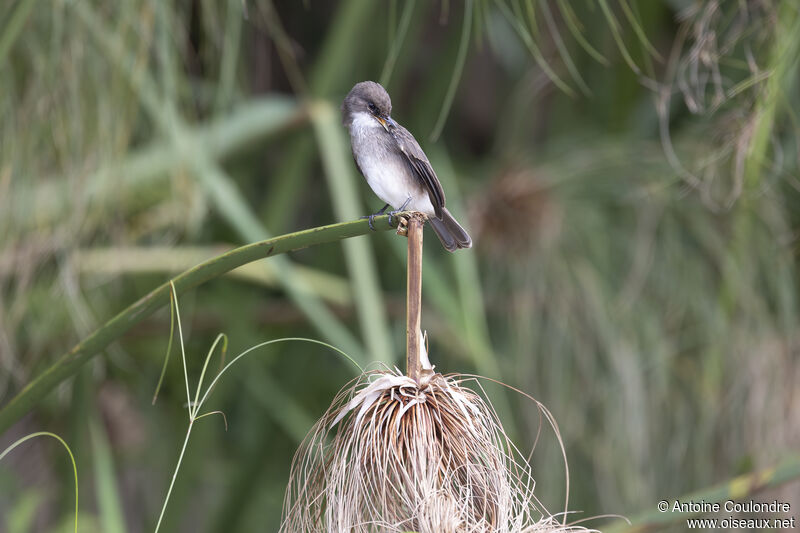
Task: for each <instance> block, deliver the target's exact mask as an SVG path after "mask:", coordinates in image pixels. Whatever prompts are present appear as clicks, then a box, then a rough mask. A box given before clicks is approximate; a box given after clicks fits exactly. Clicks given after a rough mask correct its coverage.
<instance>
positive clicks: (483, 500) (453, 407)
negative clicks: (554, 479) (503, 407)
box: [281, 371, 574, 533]
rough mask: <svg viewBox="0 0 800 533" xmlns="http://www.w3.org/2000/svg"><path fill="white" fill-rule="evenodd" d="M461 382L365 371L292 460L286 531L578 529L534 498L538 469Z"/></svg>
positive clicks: (434, 376)
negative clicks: (526, 458) (553, 514)
mask: <svg viewBox="0 0 800 533" xmlns="http://www.w3.org/2000/svg"><path fill="white" fill-rule="evenodd" d="M463 381H464V378H462V377H459V376H442V375H441V374H435V373H433V372H427V373H426V374H425V375H424V376H423V377H422V379H421V380H420V383H419V384H417V383H416V382H415V381H414V380H412V379H410V378H409V377H407V376H404V375H402V374H400V373H397V372H384V371H376V372H368V373H366V374H362V375H361V376H359V377H358V378H357V379H356V380H354V381H353V382H351V383H350V384H348V385H347V386H345V388H344V389H343V390H342V391H341V392H340V393H339V394H338V395H337V397H336V398H335V399H334V401H333V403H332V405H331V407H330V408H329V409H328V411H327V412H326V413H325V415H324V416H323V417H322V418H321V419H320V420H319V421H318V422H317V424H316V425H315V426H314V428H313V429H312V430H311V432H310V433H309V435H308V436H307V437H306V439H305V440H304V441H303V443H302V444H301V446H300V449H299V450H298V452H297V454H296V455H295V459H294V462H293V465H292V472H291V479H290V482H289V487H288V489H287V493H286V500H285V503H284V520H283V524H282V528H281V531H283V532H287V533H288V532H300V531H302V532H308V531H326V532H327V531H353V532H373V531H375V532H377V531H386V532H395V531H396V532H402V531H416V532H419V533H428V532H430V533H433V532H442V533H445V532H459V533H460V532H523V531H559V530H567V529H574V528H571V527H568V526H564V525H563V524H562V523H561V522H559V521H557V520H556V519H555V518H554V517H552V516H551V515H549V514H548V513H547V512H546V511H545V510H544V509H543V507H542V506H541V505H540V504H539V503H538V501H537V500H536V499H535V497H534V494H533V489H534V485H535V484H534V481H533V477H532V476H531V468H530V465H529V464H528V462H527V461H526V460H525V459H524V458H523V457H522V455H521V454H520V453H519V451H518V450H517V449H516V448H515V447H514V445H513V444H512V443H511V442H510V441H509V439H508V438H507V436H506V435H505V433H504V432H503V428H502V425H501V424H500V421H499V420H498V418H497V416H496V414H495V412H494V410H493V409H492V408H491V406H490V405H489V404H488V403H487V402H486V401H485V400H484V399H483V398H482V397H481V396H480V395H478V394H477V393H475V392H474V391H472V390H471V389H469V388H467V387H465V386H464V385H463Z"/></svg>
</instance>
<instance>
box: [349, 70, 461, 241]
mask: <svg viewBox="0 0 800 533" xmlns="http://www.w3.org/2000/svg"><path fill="white" fill-rule="evenodd" d="M391 113H392V100H391V99H390V98H389V93H387V92H386V89H384V88H383V87H381V85H380V84H378V83H375V82H374V81H362V82H361V83H357V84H356V85H355V87H353V88H352V89H351V90H350V92H349V93H348V94H347V96H346V97H345V99H344V102H343V103H342V122H343V123H344V125H345V126H347V128H348V129H349V130H350V145H351V147H352V149H353V159H355V161H356V167H357V168H358V171H359V172H361V174H362V175H363V176H364V177H365V178H366V179H367V183H368V184H369V186H370V187H371V188H372V190H373V192H374V193H375V194H377V195H378V198H380V199H381V200H383V201H384V202H386V205H384V206H383V208H382V209H381V210H380V211H378V212H377V213H375V215H382V214H383V213H384V211H386V208H388V207H389V206H390V205H391V206H392V207H393V208H394V209H396V210H397V211H402V210H404V209H409V210H412V211H420V212H422V213H425V214H426V215H428V220H430V221H431V227H433V231H435V232H436V235H437V236H438V237H439V240H440V241H442V245H443V246H444V247H445V249H447V250H448V251H450V252H453V251H455V250H457V249H459V248H469V247H471V246H472V239H470V237H469V235H468V234H467V232H466V231H465V230H464V228H462V227H461V226H460V225H459V223H458V222H456V220H455V219H454V218H453V215H451V214H450V212H449V211H448V210H447V209H446V208H445V206H444V191H443V190H442V184H441V183H439V178H437V177H436V172H434V171H433V167H431V163H430V161H428V158H427V157H426V156H425V152H423V151H422V148H420V146H419V143H418V142H417V140H416V139H414V136H413V135H411V133H409V131H408V130H407V129H405V128H404V127H403V126H401V125H400V124H398V123H397V122H395V121H394V120H392V117H391V116H390V115H391ZM392 213H394V212H392ZM375 215H371V216H370V217H369V219H370V226H371V225H372V217H374V216H375Z"/></svg>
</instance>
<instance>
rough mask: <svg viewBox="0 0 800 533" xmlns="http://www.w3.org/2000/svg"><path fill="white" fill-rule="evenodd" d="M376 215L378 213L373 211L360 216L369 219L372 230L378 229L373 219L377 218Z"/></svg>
mask: <svg viewBox="0 0 800 533" xmlns="http://www.w3.org/2000/svg"><path fill="white" fill-rule="evenodd" d="M375 215H377V213H373V214H371V215H364V216H363V217H359V218H361V219H364V218H366V219H367V223H368V224H369V229H371V230H372V231H377V230H376V229H375V225H374V224H373V221H374V220H375Z"/></svg>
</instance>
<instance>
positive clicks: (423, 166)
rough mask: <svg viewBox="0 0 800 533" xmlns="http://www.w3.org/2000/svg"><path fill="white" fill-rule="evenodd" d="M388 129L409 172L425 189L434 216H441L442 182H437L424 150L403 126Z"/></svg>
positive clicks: (442, 201)
mask: <svg viewBox="0 0 800 533" xmlns="http://www.w3.org/2000/svg"><path fill="white" fill-rule="evenodd" d="M390 131H391V134H392V137H394V140H395V142H396V143H397V147H398V148H399V149H400V153H402V154H403V155H404V156H405V158H406V161H407V162H408V166H409V168H411V172H412V173H413V174H414V175H415V176H416V177H417V178H418V179H419V180H420V181H421V182H422V184H423V185H424V186H425V189H427V191H428V197H429V198H430V199H431V204H433V211H434V213H435V214H436V218H442V208H443V207H444V191H443V190H442V184H441V183H439V178H437V177H436V172H434V171H433V167H432V166H431V163H430V161H428V158H427V157H426V156H425V152H423V151H422V148H420V146H419V143H418V142H417V140H416V139H415V138H414V136H413V135H411V133H410V132H409V131H408V130H407V129H405V128H404V127H403V126H400V125H399V124H398V125H397V127H395V128H391V130H390Z"/></svg>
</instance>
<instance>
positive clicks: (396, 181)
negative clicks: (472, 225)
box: [350, 114, 434, 215]
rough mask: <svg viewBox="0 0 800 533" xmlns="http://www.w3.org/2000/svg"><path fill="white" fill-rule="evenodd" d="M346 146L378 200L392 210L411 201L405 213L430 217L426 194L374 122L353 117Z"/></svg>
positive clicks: (431, 212)
mask: <svg viewBox="0 0 800 533" xmlns="http://www.w3.org/2000/svg"><path fill="white" fill-rule="evenodd" d="M364 115H366V114H364ZM373 124H374V125H373ZM375 126H377V128H376V127H375ZM350 142H351V143H352V146H353V156H354V157H355V160H356V162H357V163H358V167H359V168H360V169H361V173H362V174H364V178H366V180H367V183H368V184H369V186H370V188H371V189H372V191H373V192H374V193H375V194H376V195H377V196H378V198H380V199H381V200H383V201H384V202H385V203H387V204H389V205H391V206H392V207H393V208H394V209H399V208H400V206H402V205H403V204H404V203H405V202H406V200H407V199H409V198H411V202H410V203H409V204H408V206H407V207H406V209H409V210H415V211H422V212H423V213H426V214H430V215H432V214H433V213H434V210H433V205H432V204H431V202H430V199H429V198H428V194H427V192H426V191H425V189H424V188H423V187H422V184H421V183H420V181H419V180H418V179H416V178H415V176H413V174H412V173H411V170H410V169H409V167H408V164H407V163H406V162H405V160H404V159H403V157H404V156H403V155H402V154H400V153H399V150H398V149H397V146H396V144H395V141H394V139H392V137H391V136H390V135H389V134H388V133H387V132H386V131H385V130H384V129H383V127H382V126H381V125H380V124H379V123H378V121H377V120H375V119H374V118H372V117H371V116H369V115H366V117H365V118H361V117H358V116H357V117H355V118H354V120H353V122H352V124H351V126H350Z"/></svg>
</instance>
